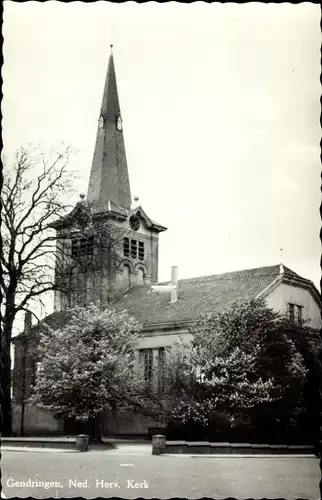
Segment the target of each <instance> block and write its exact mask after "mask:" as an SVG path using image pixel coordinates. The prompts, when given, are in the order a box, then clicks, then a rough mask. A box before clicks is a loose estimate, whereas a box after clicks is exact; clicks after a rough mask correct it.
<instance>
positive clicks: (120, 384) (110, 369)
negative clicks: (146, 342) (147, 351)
mask: <svg viewBox="0 0 322 500" xmlns="http://www.w3.org/2000/svg"><path fill="white" fill-rule="evenodd" d="M139 330H140V325H139V324H138V323H137V321H136V320H135V319H134V318H132V317H131V316H129V315H128V314H127V313H126V312H123V313H116V312H115V311H114V310H113V309H105V310H100V309H99V308H98V307H97V306H95V305H91V306H89V307H87V308H75V309H74V310H73V311H72V312H71V316H70V320H69V321H68V324H67V325H66V326H65V327H64V328H63V329H61V330H51V329H49V328H48V330H47V331H46V332H45V333H43V334H41V338H40V342H39V346H38V363H39V366H40V369H39V371H38V374H37V375H36V383H35V387H34V391H33V396H32V398H31V402H32V403H35V404H36V405H38V406H39V407H41V408H45V409H49V410H52V411H54V412H55V415H56V417H57V418H63V417H70V418H73V419H76V420H80V421H85V422H88V423H89V424H90V433H91V437H92V439H93V440H94V439H95V440H96V441H99V440H100V437H101V429H100V417H101V416H102V414H103V412H104V411H105V410H107V409H109V410H113V411H121V410H124V409H129V408H135V400H136V384H137V379H136V377H135V352H136V351H135V349H136V342H137V338H138V332H139Z"/></svg>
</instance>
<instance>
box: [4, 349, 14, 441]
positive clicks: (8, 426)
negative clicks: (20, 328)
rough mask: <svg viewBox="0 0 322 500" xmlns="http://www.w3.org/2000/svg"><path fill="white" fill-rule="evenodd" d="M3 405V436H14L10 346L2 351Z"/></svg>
mask: <svg viewBox="0 0 322 500" xmlns="http://www.w3.org/2000/svg"><path fill="white" fill-rule="evenodd" d="M1 385H2V394H1V396H2V397H1V400H2V401H1V407H2V422H1V424H2V425H1V427H2V436H7V437H10V436H12V407H11V357H10V344H9V348H3V351H2V353H1Z"/></svg>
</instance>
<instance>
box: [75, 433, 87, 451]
mask: <svg viewBox="0 0 322 500" xmlns="http://www.w3.org/2000/svg"><path fill="white" fill-rule="evenodd" d="M88 441H89V436H87V435H86V434H79V435H78V436H76V450H78V451H88Z"/></svg>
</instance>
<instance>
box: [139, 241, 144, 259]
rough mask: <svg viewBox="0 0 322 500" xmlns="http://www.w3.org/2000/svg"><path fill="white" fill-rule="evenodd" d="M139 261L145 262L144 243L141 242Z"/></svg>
mask: <svg viewBox="0 0 322 500" xmlns="http://www.w3.org/2000/svg"><path fill="white" fill-rule="evenodd" d="M139 259H140V260H144V243H143V241H139Z"/></svg>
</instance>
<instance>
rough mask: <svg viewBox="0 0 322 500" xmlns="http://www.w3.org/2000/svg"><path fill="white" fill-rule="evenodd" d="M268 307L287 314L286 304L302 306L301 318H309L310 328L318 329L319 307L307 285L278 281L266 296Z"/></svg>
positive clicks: (319, 319) (319, 320)
mask: <svg viewBox="0 0 322 500" xmlns="http://www.w3.org/2000/svg"><path fill="white" fill-rule="evenodd" d="M266 300H267V305H268V307H270V308H272V309H275V310H277V311H279V312H281V313H284V314H287V310H288V304H289V303H291V304H296V305H300V306H303V319H304V320H310V322H309V325H310V326H311V327H312V328H316V329H320V328H321V325H322V322H321V308H320V304H319V302H318V300H317V299H316V297H315V294H314V293H313V292H312V291H311V290H310V287H309V286H305V285H304V284H303V285H302V286H300V285H293V284H289V283H285V282H283V281H282V282H280V283H279V284H278V285H277V286H276V287H275V288H274V289H273V290H272V291H271V292H270V293H269V294H268V295H267V297H266Z"/></svg>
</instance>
